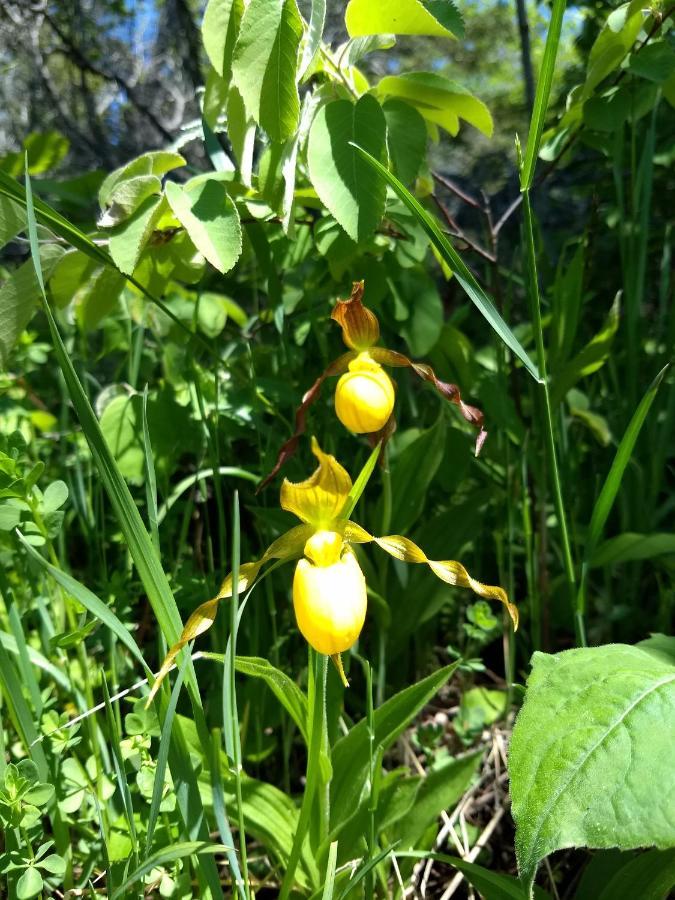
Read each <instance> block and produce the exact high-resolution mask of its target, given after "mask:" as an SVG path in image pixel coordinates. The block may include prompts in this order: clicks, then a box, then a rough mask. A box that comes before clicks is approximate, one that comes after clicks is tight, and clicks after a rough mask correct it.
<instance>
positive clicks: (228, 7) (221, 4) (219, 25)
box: [202, 0, 243, 84]
mask: <svg viewBox="0 0 675 900" xmlns="http://www.w3.org/2000/svg"><path fill="white" fill-rule="evenodd" d="M242 9H243V2H242V0H208V3H207V4H206V9H205V10H204V21H203V22H202V40H203V41H204V49H205V50H206V55H207V56H208V58H209V60H210V62H211V65H212V66H213V68H214V69H215V71H216V72H217V73H218V75H219V76H220V77H221V78H222V79H223V81H224V82H225V83H226V84H227V82H229V80H230V75H231V72H232V53H233V51H234V44H235V41H236V40H237V31H238V28H239V22H240V21H241V14H242Z"/></svg>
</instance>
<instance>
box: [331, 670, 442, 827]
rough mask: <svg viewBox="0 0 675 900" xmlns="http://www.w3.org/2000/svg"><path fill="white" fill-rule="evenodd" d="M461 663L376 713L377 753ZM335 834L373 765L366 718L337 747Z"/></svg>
mask: <svg viewBox="0 0 675 900" xmlns="http://www.w3.org/2000/svg"><path fill="white" fill-rule="evenodd" d="M456 668H457V664H456V663H455V664H453V665H450V666H445V667H444V668H442V669H439V670H438V671H437V672H434V673H433V674H432V675H429V676H428V677H427V678H423V679H422V680H421V681H418V682H417V684H413V685H411V686H410V687H407V688H405V689H404V690H402V691H400V692H399V693H398V694H396V695H394V696H393V697H390V698H389V700H386V701H385V702H384V703H383V704H382V706H380V707H379V708H378V709H376V710H375V712H374V728H375V747H374V752H378V751H379V750H380V749H382V750H386V749H387V747H390V746H391V745H392V744H393V743H394V741H395V740H396V738H397V737H398V736H399V735H400V734H401V732H402V731H403V730H404V729H405V728H406V727H407V726H408V725H409V724H410V722H411V721H412V720H413V719H414V718H415V716H416V715H417V713H418V712H419V711H420V709H422V707H423V706H424V705H425V704H426V703H428V702H429V700H430V699H431V698H432V697H433V696H434V694H435V693H436V692H437V691H438V690H439V689H440V688H441V687H442V686H443V685H444V684H445V683H446V681H447V680H448V679H449V678H450V676H451V675H452V674H453V672H454V671H455V669H456ZM331 761H332V763H333V780H332V782H331V832H332V833H333V835H336V834H337V833H338V832H339V830H340V828H341V827H342V825H343V824H344V823H345V822H346V821H347V820H348V819H349V817H350V816H351V815H352V814H353V813H354V812H355V810H356V809H357V808H358V805H359V799H360V797H361V794H362V791H363V786H364V783H365V781H366V779H367V777H368V771H369V766H370V742H369V737H368V721H367V720H366V719H362V720H361V721H360V722H359V723H358V725H355V726H354V727H353V728H352V729H351V731H350V732H349V734H347V735H345V736H344V737H343V738H340V740H339V741H337V743H336V744H335V746H334V747H333V753H332V757H331Z"/></svg>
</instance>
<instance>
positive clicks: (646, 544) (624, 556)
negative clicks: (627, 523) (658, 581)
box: [589, 531, 675, 569]
mask: <svg viewBox="0 0 675 900" xmlns="http://www.w3.org/2000/svg"><path fill="white" fill-rule="evenodd" d="M670 553H675V534H635V533H634V532H632V531H627V532H625V533H624V534H619V535H617V537H614V538H610V539H609V540H608V541H604V542H603V543H602V544H600V546H599V547H597V548H596V550H595V551H594V552H593V555H592V556H591V559H590V562H589V565H590V566H591V568H594V569H597V568H604V567H605V566H611V565H616V564H617V563H624V562H633V561H634V560H637V559H653V558H654V557H655V556H665V555H666V554H670Z"/></svg>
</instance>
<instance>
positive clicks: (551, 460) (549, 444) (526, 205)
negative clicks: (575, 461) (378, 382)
mask: <svg viewBox="0 0 675 900" xmlns="http://www.w3.org/2000/svg"><path fill="white" fill-rule="evenodd" d="M523 215H524V225H525V246H526V263H527V270H528V276H529V283H530V290H529V294H530V303H531V306H532V325H533V330H534V338H535V344H536V348H537V366H538V368H539V374H540V377H541V392H542V398H543V406H544V440H545V444H546V456H547V461H548V468H549V471H550V473H551V479H552V482H553V484H552V486H553V503H554V506H555V511H556V517H557V519H558V527H559V528H560V542H561V545H562V555H563V566H564V570H565V582H566V584H567V592H568V596H569V602H570V607H571V609H572V613H573V616H574V633H575V636H576V641H577V644H578V645H580V646H582V647H585V646H586V634H585V628H584V618H583V612H582V611H581V610H580V609H579V607H578V606H577V590H576V573H575V571H574V562H573V560H572V549H571V546H570V539H569V532H568V530H567V517H566V515H565V505H564V502H563V496H562V488H561V484H560V473H559V471H558V459H557V455H556V449H555V436H554V432H553V414H552V412H551V397H550V393H549V388H548V376H547V373H546V349H545V347H544V334H543V329H542V324H541V298H540V296H539V281H538V275H537V259H536V254H535V248H534V229H533V224H532V207H531V205H530V192H529V190H524V191H523Z"/></svg>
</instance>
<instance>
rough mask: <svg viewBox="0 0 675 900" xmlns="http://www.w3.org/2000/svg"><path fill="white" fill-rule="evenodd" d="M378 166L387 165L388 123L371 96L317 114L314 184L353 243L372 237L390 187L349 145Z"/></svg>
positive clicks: (312, 138) (312, 140) (311, 152)
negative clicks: (360, 149) (357, 147)
mask: <svg viewBox="0 0 675 900" xmlns="http://www.w3.org/2000/svg"><path fill="white" fill-rule="evenodd" d="M351 141H353V142H354V143H356V144H359V145H360V146H362V147H364V148H365V149H366V150H368V152H369V153H371V154H372V155H373V156H374V157H375V158H376V159H377V160H380V161H384V160H385V159H386V121H385V118H384V113H383V112H382V107H381V106H380V104H379V103H378V102H377V100H375V98H374V97H371V96H370V95H368V94H365V95H364V96H363V97H361V98H360V99H359V100H358V101H357V102H356V103H351V102H350V101H349V100H334V101H333V102H331V103H327V104H326V105H325V106H323V107H322V108H321V109H320V110H319V112H318V113H317V114H316V116H315V118H314V121H313V123H312V127H311V129H310V132H309V143H308V147H307V161H308V163H309V174H310V179H311V181H312V184H313V185H314V188H315V190H316V192H317V194H318V195H319V198H320V199H321V201H322V202H323V203H324V204H325V205H326V207H327V208H328V209H329V210H330V212H331V213H332V214H333V216H334V217H335V218H336V219H337V221H338V222H339V223H340V225H341V226H342V228H344V230H345V231H346V232H347V234H348V235H349V237H350V238H351V239H352V240H353V241H362V240H364V239H365V238H367V237H369V236H370V235H371V234H372V233H373V231H374V230H375V229H376V228H377V226H378V225H379V223H380V221H381V219H382V216H383V215H384V205H385V198H386V186H385V185H384V183H383V182H382V181H380V180H379V179H375V178H373V176H372V173H371V172H370V170H369V168H368V165H367V163H365V162H364V161H363V160H362V159H360V158H359V156H358V154H357V152H356V151H355V149H354V147H353V146H350V142H351Z"/></svg>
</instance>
